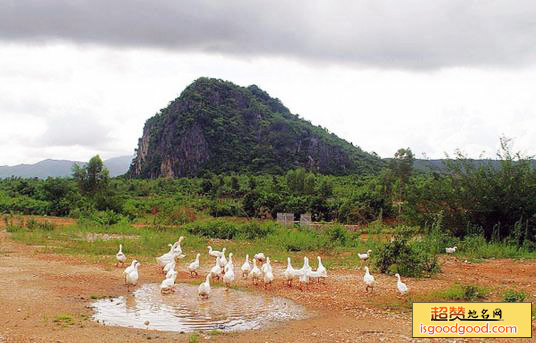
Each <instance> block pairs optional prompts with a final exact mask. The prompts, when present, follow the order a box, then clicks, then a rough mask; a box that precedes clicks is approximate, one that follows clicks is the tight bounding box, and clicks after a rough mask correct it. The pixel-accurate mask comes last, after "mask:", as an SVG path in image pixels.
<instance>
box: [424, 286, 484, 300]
mask: <svg viewBox="0 0 536 343" xmlns="http://www.w3.org/2000/svg"><path fill="white" fill-rule="evenodd" d="M488 293H489V292H488V290H487V289H486V288H483V287H480V286H478V285H459V284H456V285H454V286H452V287H450V288H449V289H446V290H443V291H438V292H435V293H434V294H435V295H436V296H437V297H439V298H440V299H446V300H465V301H475V300H482V299H485V298H486V297H487V296H488Z"/></svg>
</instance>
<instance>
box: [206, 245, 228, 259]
mask: <svg viewBox="0 0 536 343" xmlns="http://www.w3.org/2000/svg"><path fill="white" fill-rule="evenodd" d="M207 248H208V254H209V255H210V256H213V257H221V256H222V255H223V254H225V248H223V249H222V251H216V250H212V247H211V246H210V245H209V246H208V247H207Z"/></svg>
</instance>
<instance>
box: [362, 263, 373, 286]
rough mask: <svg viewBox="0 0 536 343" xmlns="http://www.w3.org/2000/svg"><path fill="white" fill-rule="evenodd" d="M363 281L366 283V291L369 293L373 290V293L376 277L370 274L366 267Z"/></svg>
mask: <svg viewBox="0 0 536 343" xmlns="http://www.w3.org/2000/svg"><path fill="white" fill-rule="evenodd" d="M363 281H365V285H366V287H365V291H366V292H368V289H369V288H370V289H371V292H372V291H374V276H372V275H371V274H370V273H369V269H368V267H367V266H365V275H364V276H363Z"/></svg>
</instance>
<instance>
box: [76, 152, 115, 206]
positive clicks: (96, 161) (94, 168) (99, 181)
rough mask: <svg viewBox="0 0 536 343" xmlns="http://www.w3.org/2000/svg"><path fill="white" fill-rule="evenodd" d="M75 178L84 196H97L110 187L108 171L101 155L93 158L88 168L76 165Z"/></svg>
mask: <svg viewBox="0 0 536 343" xmlns="http://www.w3.org/2000/svg"><path fill="white" fill-rule="evenodd" d="M73 177H74V179H75V180H76V182H77V183H78V187H79V188H80V192H81V193H82V194H84V195H89V196H95V195H97V194H98V193H100V192H103V191H105V190H106V188H107V187H108V180H109V176H108V169H106V168H105V167H104V163H103V162H102V160H101V158H100V156H99V155H96V156H94V157H92V158H91V159H90V160H89V162H88V164H87V165H86V166H83V167H81V166H80V165H78V164H75V165H74V166H73Z"/></svg>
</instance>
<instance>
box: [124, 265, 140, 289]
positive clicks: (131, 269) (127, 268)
mask: <svg viewBox="0 0 536 343" xmlns="http://www.w3.org/2000/svg"><path fill="white" fill-rule="evenodd" d="M136 263H138V261H137V260H134V261H132V263H131V264H130V266H128V267H126V268H125V270H124V271H123V274H129V273H130V272H131V271H133V270H134V266H136ZM125 280H126V279H125ZM125 284H126V281H125Z"/></svg>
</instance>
